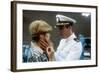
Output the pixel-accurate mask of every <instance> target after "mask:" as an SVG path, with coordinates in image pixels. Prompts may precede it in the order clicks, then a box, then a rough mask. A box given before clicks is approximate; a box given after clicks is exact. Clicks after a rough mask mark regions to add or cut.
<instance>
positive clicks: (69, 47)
mask: <svg viewBox="0 0 100 73" xmlns="http://www.w3.org/2000/svg"><path fill="white" fill-rule="evenodd" d="M81 53H82V44H81V42H80V41H79V40H78V39H77V38H76V36H75V34H74V33H73V34H72V35H71V36H69V37H68V38H67V39H61V41H60V43H59V46H58V48H57V51H56V52H55V60H56V61H70V60H79V59H80V56H81Z"/></svg>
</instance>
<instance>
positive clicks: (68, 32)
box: [41, 14, 82, 61]
mask: <svg viewBox="0 0 100 73" xmlns="http://www.w3.org/2000/svg"><path fill="white" fill-rule="evenodd" d="M56 21H57V24H56V27H58V29H59V34H60V36H61V37H62V39H61V40H60V43H59V45H58V48H57V50H56V52H55V53H54V57H55V60H56V61H71V60H79V59H80V56H81V53H82V44H81V42H80V41H79V40H78V38H77V37H76V36H75V34H74V32H73V30H72V28H73V25H74V24H75V23H76V20H74V19H72V18H69V17H67V16H64V15H59V14H58V15H56ZM43 43H44V42H42V44H41V45H44V44H43ZM45 44H46V43H45ZM51 52H52V51H49V52H48V55H49V56H50V55H52V54H51ZM54 57H52V58H54Z"/></svg>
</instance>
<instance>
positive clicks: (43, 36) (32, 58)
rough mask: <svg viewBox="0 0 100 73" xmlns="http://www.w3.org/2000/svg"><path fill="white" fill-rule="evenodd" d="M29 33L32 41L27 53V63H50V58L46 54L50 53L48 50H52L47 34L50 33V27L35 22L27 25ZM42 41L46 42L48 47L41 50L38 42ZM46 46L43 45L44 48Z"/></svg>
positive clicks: (37, 21)
mask: <svg viewBox="0 0 100 73" xmlns="http://www.w3.org/2000/svg"><path fill="white" fill-rule="evenodd" d="M29 31H30V33H31V35H32V41H31V48H30V50H29V52H28V62H45V61H50V60H51V59H50V58H49V57H50V56H49V55H48V54H47V53H48V52H49V51H51V49H50V50H49V48H52V45H51V41H50V33H49V32H50V31H52V27H51V26H50V25H49V24H48V23H47V22H45V21H43V20H36V21H33V22H32V23H31V24H30V25H29ZM42 40H43V41H45V42H47V43H48V44H47V45H48V46H49V47H46V48H43V47H42V48H41V45H40V41H42ZM47 45H46V44H45V45H44V47H45V46H47ZM50 53H51V52H50ZM52 53H53V52H52Z"/></svg>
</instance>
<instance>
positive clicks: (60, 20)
mask: <svg viewBox="0 0 100 73" xmlns="http://www.w3.org/2000/svg"><path fill="white" fill-rule="evenodd" d="M56 22H57V23H70V22H72V23H73V24H75V23H76V20H75V19H72V18H70V17H67V16H64V15H60V14H57V15H56ZM56 25H57V24H56Z"/></svg>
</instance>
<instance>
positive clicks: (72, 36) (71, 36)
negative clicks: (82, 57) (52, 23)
mask: <svg viewBox="0 0 100 73" xmlns="http://www.w3.org/2000/svg"><path fill="white" fill-rule="evenodd" d="M74 38H76V36H75V34H74V33H73V34H72V35H70V36H69V37H68V38H66V39H64V40H65V42H67V41H69V40H73V39H74Z"/></svg>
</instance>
